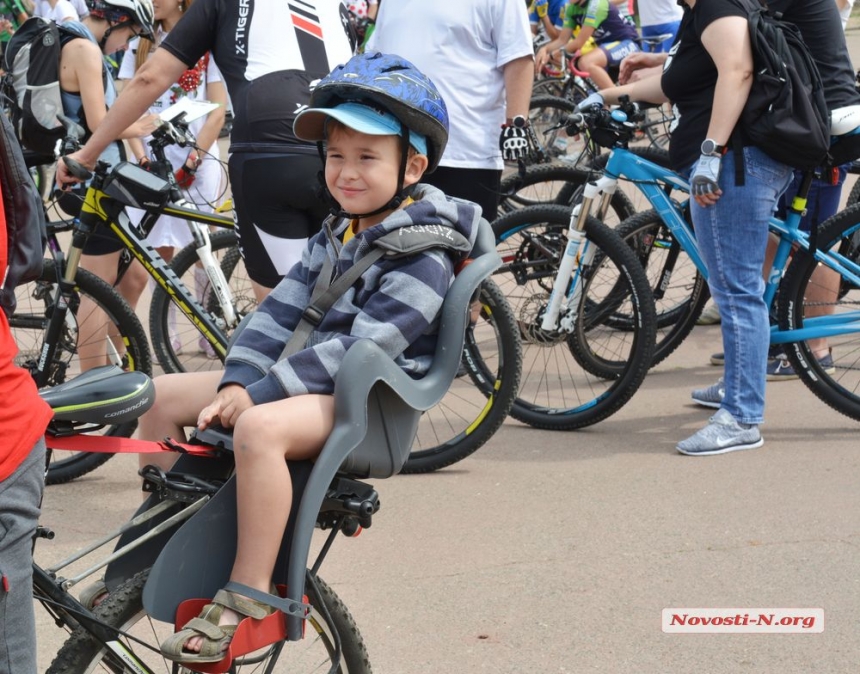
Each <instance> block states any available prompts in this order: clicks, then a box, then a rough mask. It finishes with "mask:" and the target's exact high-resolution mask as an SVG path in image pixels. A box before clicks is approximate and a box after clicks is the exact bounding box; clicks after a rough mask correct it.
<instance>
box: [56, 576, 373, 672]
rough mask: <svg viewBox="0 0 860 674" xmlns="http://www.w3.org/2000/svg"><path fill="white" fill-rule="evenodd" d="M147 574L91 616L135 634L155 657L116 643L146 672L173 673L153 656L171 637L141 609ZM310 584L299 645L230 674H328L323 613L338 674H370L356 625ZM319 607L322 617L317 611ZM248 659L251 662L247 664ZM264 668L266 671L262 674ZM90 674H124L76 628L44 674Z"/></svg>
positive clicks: (337, 602) (331, 596)
mask: <svg viewBox="0 0 860 674" xmlns="http://www.w3.org/2000/svg"><path fill="white" fill-rule="evenodd" d="M148 573H149V572H148V571H142V572H141V573H139V574H137V575H136V576H134V577H133V578H131V579H130V580H128V581H126V582H125V583H124V584H123V585H121V586H120V587H118V588H117V589H116V590H115V591H113V592H111V593H110V594H109V595H108V597H107V599H105V600H104V601H103V602H102V603H101V604H99V606H98V607H97V608H96V609H95V610H94V613H95V614H96V616H97V617H98V618H100V619H101V620H103V621H104V622H106V623H107V624H108V625H110V626H111V627H116V628H119V629H121V630H123V631H124V632H134V634H133V636H136V637H137V638H139V639H141V640H143V641H144V642H145V643H147V644H148V645H149V646H151V647H152V648H154V649H155V651H156V652H153V651H151V650H149V649H147V648H146V647H144V646H142V645H140V644H139V643H137V642H134V641H131V640H130V639H128V638H123V637H120V639H122V641H123V642H124V643H125V644H126V647H127V648H128V649H129V650H131V651H132V652H133V653H134V654H135V656H136V657H138V658H139V659H140V660H142V661H143V662H144V663H146V664H147V666H148V667H149V668H150V669H152V670H153V671H158V672H161V671H172V669H171V668H172V667H173V664H172V663H171V662H170V661H169V660H166V659H165V658H164V657H163V656H161V654H160V653H158V652H157V651H158V647H159V643H160V641H163V640H164V639H165V638H167V636H169V635H170V634H172V633H173V626H172V625H165V624H164V623H159V622H156V621H153V620H151V619H150V618H149V617H148V616H147V615H146V612H145V610H144V608H143V600H142V596H143V586H144V584H145V583H146V578H147V575H148ZM315 580H316V586H317V588H318V589H319V592H320V594H319V596H317V594H316V592H315V591H314V588H313V586H312V585H311V584H310V583H308V584H307V585H306V588H305V591H306V592H307V595H308V600H309V602H310V604H311V606H312V607H313V608H312V611H311V615H310V618H309V619H308V625H307V629H306V632H305V637H304V639H302V640H301V641H297V642H284V643H283V644H282V645H283V648H281V649H279V652H278V649H265V650H264V651H263V655H262V656H260V657H259V658H252V657H251V656H248V657H247V658H246V662H244V663H240V662H239V660H237V661H236V662H235V663H234V665H235V666H236V669H235V670H231V671H235V672H236V674H241V673H242V672H260V671H265V672H272V674H275V673H278V672H280V673H282V674H287V673H289V674H309V673H310V672H318V671H319V672H327V671H328V670H329V668H330V667H331V663H332V660H333V659H334V648H333V640H332V627H331V625H330V624H329V623H328V622H327V619H326V617H325V615H326V613H327V614H328V615H329V616H331V621H332V623H333V624H334V626H335V628H336V630H337V633H338V635H339V636H340V641H341V648H342V653H343V658H342V660H341V663H342V664H341V667H340V668H339V669H338V672H341V673H342V674H370V672H371V667H370V660H369V658H368V655H367V649H366V647H365V645H364V641H363V640H362V638H361V634H359V631H358V627H357V626H356V624H355V620H354V619H353V617H352V615H350V613H349V610H348V609H347V608H346V606H345V605H344V603H343V602H342V601H341V599H340V598H339V597H338V596H337V595H336V594H335V592H334V590H332V589H331V588H330V587H329V586H328V585H327V584H326V583H325V582H324V581H323V580H322V579H321V578H319V577H317V578H316V579H315ZM323 604H324V606H325V609H326V610H325V611H321V610H320V609H321V606H323ZM258 653H259V652H258ZM108 658H110V659H108ZM261 658H263V659H262V660H261ZM252 659H253V660H254V661H253V662H250V660H252ZM323 662H324V663H325V664H323ZM267 664H268V665H270V666H271V669H266V665H267ZM119 667H121V665H119ZM102 668H103V669H102ZM93 671H111V672H119V671H127V670H125V669H119V668H118V664H117V663H116V662H115V659H114V658H113V657H112V656H111V654H109V653H108V652H107V649H106V648H105V647H104V645H103V644H102V643H101V642H100V641H97V640H95V639H94V638H93V637H92V636H91V635H90V634H89V633H88V632H87V631H86V630H84V629H83V628H82V627H79V628H77V629H76V630H75V631H74V632H72V634H71V636H70V637H69V638H68V640H67V641H66V642H65V644H63V646H62V648H61V649H60V650H59V652H58V653H57V656H56V658H54V661H53V662H52V663H51V666H50V667H49V668H48V671H47V674H90V673H91V672H93ZM179 671H180V672H190V671H191V670H188V669H185V668H182V667H180V668H179Z"/></svg>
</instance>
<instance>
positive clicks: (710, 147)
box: [702, 139, 715, 154]
mask: <svg viewBox="0 0 860 674" xmlns="http://www.w3.org/2000/svg"><path fill="white" fill-rule="evenodd" d="M714 148H715V143H714V141H712V140H710V139H708V140H705V141H704V142H703V143H702V154H714Z"/></svg>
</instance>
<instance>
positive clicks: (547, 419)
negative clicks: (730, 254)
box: [493, 206, 656, 430]
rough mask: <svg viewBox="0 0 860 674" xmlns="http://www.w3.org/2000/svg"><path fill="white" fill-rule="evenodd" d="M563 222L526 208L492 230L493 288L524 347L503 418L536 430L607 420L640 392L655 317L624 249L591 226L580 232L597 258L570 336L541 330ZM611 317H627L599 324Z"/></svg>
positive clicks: (556, 212)
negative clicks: (626, 321) (617, 323)
mask: <svg viewBox="0 0 860 674" xmlns="http://www.w3.org/2000/svg"><path fill="white" fill-rule="evenodd" d="M569 220H570V211H569V209H567V208H564V207H561V206H532V207H529V208H523V209H519V210H517V211H513V212H512V213H508V214H507V215H505V216H503V217H501V218H499V219H498V220H496V222H495V223H494V224H493V231H494V233H495V235H496V242H497V249H498V251H499V254H500V255H501V256H502V260H503V263H502V267H501V268H500V269H499V270H498V271H497V272H496V274H495V275H494V276H493V280H494V281H496V283H498V284H499V287H500V288H501V289H502V290H503V291H504V292H505V295H506V297H507V298H508V302H509V303H510V304H511V307H512V309H513V311H514V315H515V316H516V319H517V324H518V326H519V332H520V339H521V341H522V342H523V374H522V382H521V384H520V392H519V397H518V398H517V401H516V402H515V403H514V406H513V408H512V409H511V416H513V417H514V418H516V419H518V420H520V421H523V422H525V423H527V424H530V425H532V426H535V427H537V428H546V429H556V430H571V429H575V428H581V427H583V426H589V425H591V424H595V423H597V422H599V421H602V420H603V419H606V418H607V417H609V416H610V415H612V414H614V413H615V412H616V411H618V410H619V409H620V408H621V407H622V406H623V405H624V404H625V403H626V402H627V401H628V400H629V399H630V397H631V396H632V395H633V394H634V393H635V392H636V390H637V389H638V388H639V386H640V384H641V383H642V381H643V379H644V378H645V375H646V373H647V371H648V367H649V365H650V363H651V359H652V356H653V353H654V337H655V322H656V317H655V310H654V303H653V299H652V298H651V293H650V289H649V286H648V280H647V278H646V276H645V272H644V270H643V269H642V266H641V265H640V263H639V262H638V260H637V259H636V256H635V255H634V254H633V251H632V250H631V249H630V248H629V247H628V246H627V245H626V244H625V243H624V242H623V241H621V239H620V238H619V237H618V236H617V235H616V234H615V233H614V232H613V231H612V230H611V229H609V228H608V227H606V226H605V225H603V224H602V223H600V222H598V221H597V220H595V219H593V218H591V219H589V221H588V224H587V226H586V234H587V236H588V239H589V240H590V241H591V243H592V245H594V246H596V248H597V249H598V251H599V252H598V254H597V255H596V256H595V258H594V260H593V262H592V263H591V264H590V265H589V266H588V267H586V268H583V269H582V272H583V277H584V279H585V281H584V288H583V293H582V298H581V301H580V306H579V307H578V314H577V319H576V323H575V328H574V330H573V331H572V332H570V334H567V333H564V332H546V331H544V330H543V329H541V327H540V323H541V319H542V317H543V313H544V311H545V310H546V306H547V302H548V300H549V296H550V293H551V292H552V289H553V286H554V284H555V280H556V279H555V276H556V272H557V269H558V264H559V260H560V258H561V255H562V253H563V251H564V247H565V244H566V241H567V238H566V236H565V233H566V230H567V227H568V223H569ZM565 281H566V282H567V281H568V280H567V279H566V280H565ZM619 313H621V314H622V315H624V316H629V317H630V318H631V321H630V325H629V327H628V328H626V329H618V328H615V327H612V326H611V325H609V324H608V322H607V320H608V319H609V318H610V317H612V316H614V315H616V314H619Z"/></svg>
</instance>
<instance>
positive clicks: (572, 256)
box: [541, 176, 618, 333]
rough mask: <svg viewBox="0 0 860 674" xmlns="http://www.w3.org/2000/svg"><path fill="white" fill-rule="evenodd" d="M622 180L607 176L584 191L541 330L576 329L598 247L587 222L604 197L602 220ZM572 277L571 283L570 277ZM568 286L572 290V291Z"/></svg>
mask: <svg viewBox="0 0 860 674" xmlns="http://www.w3.org/2000/svg"><path fill="white" fill-rule="evenodd" d="M617 186H618V180H617V179H615V178H609V177H606V176H603V177H601V178H600V179H599V180H597V182H588V183H587V184H586V185H585V190H584V191H583V196H582V201H581V202H580V203H578V204H576V206H574V207H573V210H572V211H571V213H570V225H569V226H568V228H567V244H566V245H565V248H564V254H563V255H562V256H561V260H560V261H559V265H558V272H557V273H556V277H555V282H554V283H553V286H552V292H551V293H550V296H549V302H548V303H547V307H546V311H545V312H544V315H543V320H542V321H541V330H545V331H547V332H557V331H561V332H565V333H570V332H573V328H574V325H575V324H576V318H577V310H578V307H579V303H580V300H581V299H582V292H583V285H584V283H585V279H584V278H583V271H584V270H585V269H587V268H588V267H589V266H590V265H591V263H592V262H593V261H594V255H595V253H596V249H595V247H594V246H593V245H592V243H591V242H590V241H589V240H588V237H587V236H586V235H585V225H586V223H587V222H588V216H589V214H590V213H591V205H592V203H593V202H594V200H595V199H597V198H598V197H599V198H600V204H599V207H598V209H597V214H598V217H599V218H600V220H601V221H602V220H603V218H604V217H605V216H606V213H607V211H608V210H609V204H610V201H611V200H612V195H613V194H614V193H615V189H616V187H617ZM569 279H570V284H568V280H569ZM568 285H570V290H569V291H568V290H567V288H568Z"/></svg>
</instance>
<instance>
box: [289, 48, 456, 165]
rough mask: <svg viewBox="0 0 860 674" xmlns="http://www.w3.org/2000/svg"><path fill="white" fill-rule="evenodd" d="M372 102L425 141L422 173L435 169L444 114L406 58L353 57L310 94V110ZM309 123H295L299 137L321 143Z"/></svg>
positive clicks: (442, 139) (434, 92)
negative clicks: (424, 165)
mask: <svg viewBox="0 0 860 674" xmlns="http://www.w3.org/2000/svg"><path fill="white" fill-rule="evenodd" d="M362 101H367V102H368V103H374V104H376V105H377V106H379V107H382V108H384V109H386V110H388V111H389V112H391V114H393V115H394V116H395V117H396V118H397V119H398V120H399V121H400V122H401V123H402V124H403V125H404V126H405V127H406V128H407V129H409V131H410V132H414V133H417V134H420V135H422V136H424V137H425V138H426V139H427V159H428V166H427V171H428V172H430V171H432V170H433V169H435V168H436V167H437V166H438V165H439V160H440V159H441V158H442V152H444V150H445V145H446V144H447V143H448V109H447V108H446V107H445V101H444V100H442V96H441V95H440V94H439V91H438V90H437V89H436V86H435V85H434V84H433V82H431V81H430V78H429V77H427V76H426V75H424V74H423V73H422V72H421V71H420V70H418V68H416V67H415V66H414V65H412V64H411V63H410V62H409V61H407V60H406V59H404V58H402V57H400V56H395V55H394V54H380V53H379V52H372V53H369V54H367V53H366V54H359V55H358V56H353V57H352V58H351V59H350V60H349V61H347V62H346V63H345V64H343V65H339V66H337V67H336V68H335V69H334V70H332V72H331V73H330V74H329V75H327V76H326V77H324V78H323V79H321V80H320V81H319V83H318V84H317V85H316V87H315V88H314V90H313V92H312V93H311V100H310V107H311V108H332V107H334V106H336V105H338V104H340V103H344V102H362ZM310 122H311V120H310V119H309V118H308V117H305V119H302V116H301V115H299V117H298V118H297V119H296V123H295V125H294V129H295V132H296V135H297V136H298V137H299V138H305V139H307V140H321V138H317V137H316V136H317V135H318V134H316V133H314V129H312V128H311V126H310Z"/></svg>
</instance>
